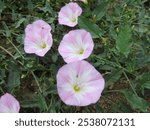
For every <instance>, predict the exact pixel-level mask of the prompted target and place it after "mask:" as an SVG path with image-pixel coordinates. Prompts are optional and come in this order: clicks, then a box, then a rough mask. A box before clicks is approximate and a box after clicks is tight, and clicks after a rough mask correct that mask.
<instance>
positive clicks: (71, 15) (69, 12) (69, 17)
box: [58, 2, 82, 27]
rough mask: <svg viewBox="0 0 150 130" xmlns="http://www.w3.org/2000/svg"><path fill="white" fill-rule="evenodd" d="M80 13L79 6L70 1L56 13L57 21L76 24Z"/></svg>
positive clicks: (63, 23)
mask: <svg viewBox="0 0 150 130" xmlns="http://www.w3.org/2000/svg"><path fill="white" fill-rule="evenodd" d="M81 13H82V9H81V7H80V6H79V5H78V4H77V3H74V2H70V3H69V4H66V5H65V6H64V7H62V8H61V10H60V12H59V13H58V22H59V24H62V25H67V26H70V27H74V26H76V25H77V24H78V16H80V15H81Z"/></svg>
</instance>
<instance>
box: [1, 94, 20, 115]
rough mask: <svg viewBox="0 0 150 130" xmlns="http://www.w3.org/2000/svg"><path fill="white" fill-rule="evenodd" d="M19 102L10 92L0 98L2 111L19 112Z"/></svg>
mask: <svg viewBox="0 0 150 130" xmlns="http://www.w3.org/2000/svg"><path fill="white" fill-rule="evenodd" d="M19 110H20V104H19V102H18V101H17V100H16V99H15V98H14V97H13V96H12V95H10V94H8V93H6V94H5V95H3V96H1V98H0V113H18V112H19Z"/></svg>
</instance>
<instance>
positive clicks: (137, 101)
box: [119, 90, 150, 112]
mask: <svg viewBox="0 0 150 130" xmlns="http://www.w3.org/2000/svg"><path fill="white" fill-rule="evenodd" d="M119 91H120V92H121V93H123V94H124V96H125V97H126V99H127V100H128V102H129V103H130V105H131V106H132V107H133V108H134V109H139V110H141V111H142V112H146V111H147V108H148V107H149V106H150V103H148V102H147V101H145V100H144V99H143V98H141V97H139V96H137V95H135V94H134V93H133V92H131V91H129V90H119Z"/></svg>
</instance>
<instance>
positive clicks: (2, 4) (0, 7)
mask: <svg viewBox="0 0 150 130" xmlns="http://www.w3.org/2000/svg"><path fill="white" fill-rule="evenodd" d="M5 8H6V6H5V3H4V2H3V1H1V0H0V13H2V12H3V10H4V9H5Z"/></svg>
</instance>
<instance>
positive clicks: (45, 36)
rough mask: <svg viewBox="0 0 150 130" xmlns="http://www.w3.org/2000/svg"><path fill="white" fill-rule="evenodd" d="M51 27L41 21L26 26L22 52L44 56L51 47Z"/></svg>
mask: <svg viewBox="0 0 150 130" xmlns="http://www.w3.org/2000/svg"><path fill="white" fill-rule="evenodd" d="M50 31H51V26H50V25H49V24H47V23H46V22H44V21H43V20H37V21H35V22H33V23H32V24H29V25H27V27H26V29H25V39H24V50H25V52H26V53H30V54H32V53H35V54H36V55H38V56H44V55H45V54H46V53H47V52H48V51H49V50H50V48H51V46H52V42H53V39H52V35H51V33H50Z"/></svg>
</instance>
